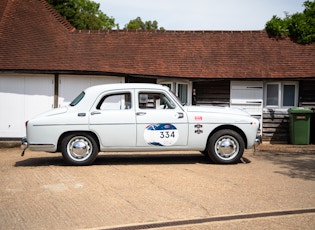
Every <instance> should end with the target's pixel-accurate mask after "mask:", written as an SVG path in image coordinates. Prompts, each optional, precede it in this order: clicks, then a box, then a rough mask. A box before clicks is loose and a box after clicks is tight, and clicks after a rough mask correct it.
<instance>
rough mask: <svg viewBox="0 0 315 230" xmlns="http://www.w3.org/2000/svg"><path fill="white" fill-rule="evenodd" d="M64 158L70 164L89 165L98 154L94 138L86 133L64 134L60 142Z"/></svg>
mask: <svg viewBox="0 0 315 230" xmlns="http://www.w3.org/2000/svg"><path fill="white" fill-rule="evenodd" d="M61 152H62V156H63V157H64V159H65V160H66V161H67V162H68V163H69V164H71V165H78V166H80V165H90V164H92V163H93V162H94V160H95V158H96V157H97V155H98V152H99V148H98V145H97V143H96V141H95V139H94V138H93V137H92V136H91V135H89V134H87V133H83V134H80V133H77V134H71V135H68V136H66V137H65V138H64V139H63V140H62V142H61Z"/></svg>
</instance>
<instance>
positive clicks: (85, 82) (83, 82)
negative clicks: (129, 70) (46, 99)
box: [58, 75, 125, 107]
mask: <svg viewBox="0 0 315 230" xmlns="http://www.w3.org/2000/svg"><path fill="white" fill-rule="evenodd" d="M124 81H125V80H124V78H122V77H109V76H105V77H103V76H88V75H85V76H82V75H80V76H73V75H60V76H59V98H58V107H61V106H65V105H68V104H69V103H70V102H71V101H72V100H73V99H74V98H75V97H76V96H78V95H79V93H81V92H82V91H83V90H84V89H86V88H88V87H90V86H94V85H101V84H111V83H123V82H124Z"/></svg>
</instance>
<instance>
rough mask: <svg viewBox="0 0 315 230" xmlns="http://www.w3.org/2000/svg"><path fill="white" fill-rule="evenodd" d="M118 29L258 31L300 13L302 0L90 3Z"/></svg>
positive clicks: (116, 0) (119, 0)
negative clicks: (140, 24) (153, 24)
mask: <svg viewBox="0 0 315 230" xmlns="http://www.w3.org/2000/svg"><path fill="white" fill-rule="evenodd" d="M92 1H94V2H98V3H100V10H101V11H102V12H103V13H105V14H106V15H107V16H110V17H113V18H114V19H115V22H116V23H118V24H119V26H120V29H123V27H124V26H125V25H126V24H128V22H129V21H130V20H133V19H135V18H137V17H141V19H142V21H149V20H150V21H153V20H156V21H157V22H158V26H159V27H164V28H165V29H166V30H262V29H264V28H265V24H266V22H267V21H268V20H270V19H271V18H272V16H273V15H277V16H278V17H280V18H284V17H285V12H287V13H289V14H294V13H297V12H302V11H303V10H304V6H303V2H305V0H92Z"/></svg>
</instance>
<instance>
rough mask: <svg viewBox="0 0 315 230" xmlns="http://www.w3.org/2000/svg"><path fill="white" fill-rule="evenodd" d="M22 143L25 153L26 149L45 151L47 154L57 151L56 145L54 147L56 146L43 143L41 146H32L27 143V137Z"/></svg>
mask: <svg viewBox="0 0 315 230" xmlns="http://www.w3.org/2000/svg"><path fill="white" fill-rule="evenodd" d="M21 142H22V144H21V149H22V150H23V152H24V151H25V150H26V149H30V150H32V151H45V152H55V151H56V145H54V144H44V143H41V144H30V143H29V142H28V141H27V138H26V137H23V138H22V139H21Z"/></svg>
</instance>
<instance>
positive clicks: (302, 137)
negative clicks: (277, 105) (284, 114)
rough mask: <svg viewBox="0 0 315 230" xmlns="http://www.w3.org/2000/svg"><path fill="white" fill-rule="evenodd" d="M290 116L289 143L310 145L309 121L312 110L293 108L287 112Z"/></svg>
mask: <svg viewBox="0 0 315 230" xmlns="http://www.w3.org/2000/svg"><path fill="white" fill-rule="evenodd" d="M288 112H289V115H290V125H289V126H290V142H291V144H293V145H308V144H310V120H311V115H312V112H313V111H312V110H311V109H307V108H303V107H294V108H290V109H289V110H288Z"/></svg>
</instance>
